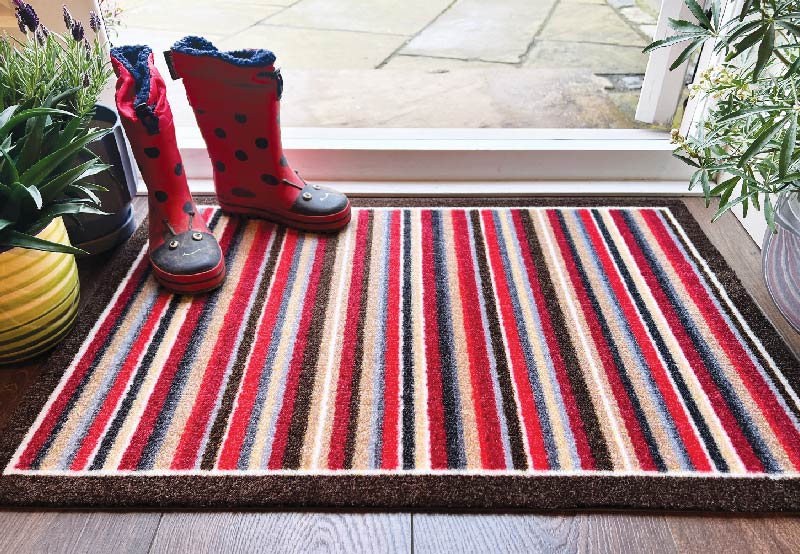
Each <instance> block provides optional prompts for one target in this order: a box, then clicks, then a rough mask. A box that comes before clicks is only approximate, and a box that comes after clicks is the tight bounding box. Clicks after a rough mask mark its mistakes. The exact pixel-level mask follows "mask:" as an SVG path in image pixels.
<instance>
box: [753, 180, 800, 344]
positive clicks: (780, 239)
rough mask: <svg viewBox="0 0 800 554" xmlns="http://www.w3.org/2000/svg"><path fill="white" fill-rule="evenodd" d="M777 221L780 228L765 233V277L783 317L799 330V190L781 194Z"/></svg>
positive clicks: (776, 216)
mask: <svg viewBox="0 0 800 554" xmlns="http://www.w3.org/2000/svg"><path fill="white" fill-rule="evenodd" d="M775 223H776V224H777V227H778V232H777V233H770V232H767V236H766V237H764V246H763V249H762V260H763V266H764V280H765V281H766V283H767V288H768V289H769V293H770V295H771V296H772V299H773V300H774V301H775V305H776V306H778V309H779V310H780V311H781V313H782V314H783V317H785V318H786V320H787V321H788V322H789V323H791V324H792V327H794V328H795V329H796V330H797V331H798V332H800V192H791V193H784V194H783V195H781V197H780V199H779V200H778V202H777V203H776V205H775Z"/></svg>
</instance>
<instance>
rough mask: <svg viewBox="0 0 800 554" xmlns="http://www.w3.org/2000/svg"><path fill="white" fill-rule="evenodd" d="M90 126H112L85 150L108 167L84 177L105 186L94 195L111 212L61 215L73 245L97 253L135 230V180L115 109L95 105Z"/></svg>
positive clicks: (114, 244) (109, 247)
mask: <svg viewBox="0 0 800 554" xmlns="http://www.w3.org/2000/svg"><path fill="white" fill-rule="evenodd" d="M92 125H93V126H95V127H105V128H108V127H110V128H112V129H113V131H112V132H111V133H109V134H107V135H106V136H104V137H103V138H102V139H100V140H99V141H96V142H94V143H92V144H90V145H89V149H90V150H91V151H92V152H94V154H95V155H97V156H98V157H99V158H100V160H102V162H103V163H106V164H108V165H110V166H111V167H110V168H108V170H106V171H103V172H101V173H99V174H97V175H92V176H91V177H89V178H87V179H86V180H87V181H88V182H91V183H95V184H97V185H101V186H103V187H105V188H107V189H108V192H100V193H98V196H99V197H100V204H101V207H102V209H103V211H106V212H108V213H109V214H111V215H96V214H80V215H78V216H76V217H75V218H74V219H73V218H65V223H66V224H67V231H68V232H69V238H70V242H71V243H72V244H73V245H74V246H77V247H78V248H82V249H83V250H86V251H87V252H89V254H99V253H101V252H105V251H106V250H110V249H112V248H114V247H115V246H117V245H118V244H120V243H122V242H124V241H126V240H127V239H128V237H130V236H131V234H133V231H134V230H136V223H135V221H134V217H133V206H132V204H131V202H132V201H133V198H134V197H135V196H136V179H135V177H134V175H135V174H134V172H133V166H132V165H131V158H130V155H129V151H128V145H127V142H126V141H125V135H124V133H123V132H122V126H121V125H120V122H119V116H118V115H117V112H115V111H114V110H112V109H110V108H108V107H106V106H103V105H100V104H98V105H97V106H96V110H95V115H94V119H93V121H92ZM86 159H88V155H87V158H86ZM83 161H85V160H83ZM76 219H77V220H78V221H75V220H76Z"/></svg>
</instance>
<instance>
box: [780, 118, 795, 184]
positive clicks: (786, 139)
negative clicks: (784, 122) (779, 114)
mask: <svg viewBox="0 0 800 554" xmlns="http://www.w3.org/2000/svg"><path fill="white" fill-rule="evenodd" d="M796 142H797V112H794V113H793V115H792V116H791V121H789V128H788V129H787V130H786V134H785V135H784V136H783V142H782V143H781V154H780V158H779V163H778V175H780V176H781V177H783V176H784V175H786V172H787V171H789V166H790V165H791V164H792V153H793V152H794V147H795V144H796Z"/></svg>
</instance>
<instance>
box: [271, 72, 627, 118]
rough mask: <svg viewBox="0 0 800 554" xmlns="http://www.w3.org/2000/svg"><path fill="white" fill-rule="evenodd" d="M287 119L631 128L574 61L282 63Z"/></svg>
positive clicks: (599, 85) (594, 80) (597, 82)
mask: <svg viewBox="0 0 800 554" xmlns="http://www.w3.org/2000/svg"><path fill="white" fill-rule="evenodd" d="M282 72H283V74H284V82H285V88H284V100H283V104H282V115H281V121H282V122H283V124H284V125H285V126H289V127H306V126H318V127H430V126H431V125H434V126H436V127H471V128H476V127H496V128H500V127H506V128H515V127H543V128H548V127H549V128H554V127H578V128H604V129H608V128H631V127H632V126H633V124H632V122H631V120H630V118H629V117H628V116H626V115H625V114H624V113H623V112H622V111H620V110H619V109H618V108H617V106H616V105H615V104H614V103H613V102H612V101H611V100H609V99H608V98H607V97H606V95H604V94H603V93H602V92H603V91H602V86H603V82H604V81H603V80H602V79H598V78H596V77H594V76H593V75H592V74H591V73H590V72H588V71H585V70H576V69H561V70H558V69H537V70H524V69H517V68H514V69H468V70H463V71H452V72H447V73H436V74H432V73H430V72H427V71H410V70H402V71H398V70H389V69H381V70H339V71H335V70H311V71H302V70H301V71H294V70H291V69H284V70H282Z"/></svg>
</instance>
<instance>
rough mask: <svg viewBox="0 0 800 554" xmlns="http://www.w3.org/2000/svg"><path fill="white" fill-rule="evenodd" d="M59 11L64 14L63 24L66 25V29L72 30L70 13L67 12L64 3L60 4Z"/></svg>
mask: <svg viewBox="0 0 800 554" xmlns="http://www.w3.org/2000/svg"><path fill="white" fill-rule="evenodd" d="M61 12H62V13H63V14H64V25H65V26H66V27H67V31H71V30H72V14H71V13H69V10H68V9H67V6H66V5H62V6H61Z"/></svg>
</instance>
